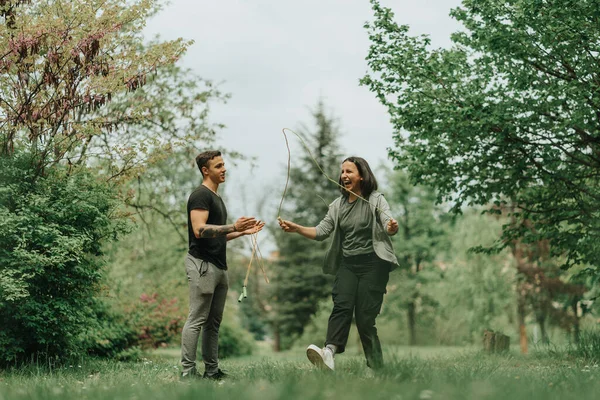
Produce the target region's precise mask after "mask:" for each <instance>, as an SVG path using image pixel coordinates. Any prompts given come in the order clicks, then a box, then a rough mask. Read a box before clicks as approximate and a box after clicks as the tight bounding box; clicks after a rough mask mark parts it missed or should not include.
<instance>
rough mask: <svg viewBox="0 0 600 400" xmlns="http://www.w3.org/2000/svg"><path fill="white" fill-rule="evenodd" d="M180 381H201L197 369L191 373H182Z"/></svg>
mask: <svg viewBox="0 0 600 400" xmlns="http://www.w3.org/2000/svg"><path fill="white" fill-rule="evenodd" d="M180 379H181V380H182V381H192V380H194V379H200V375H199V374H198V372H197V371H196V370H195V369H193V370H191V371H188V372H184V373H182V374H181V378H180Z"/></svg>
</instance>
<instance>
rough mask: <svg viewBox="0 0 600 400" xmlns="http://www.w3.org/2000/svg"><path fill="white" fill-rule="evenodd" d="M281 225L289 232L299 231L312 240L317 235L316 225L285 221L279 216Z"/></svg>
mask: <svg viewBox="0 0 600 400" xmlns="http://www.w3.org/2000/svg"><path fill="white" fill-rule="evenodd" d="M279 226H281V229H283V231H284V232H287V233H294V232H295V233H299V234H300V235H302V236H304V237H305V238H308V239H312V240H315V239H316V237H317V228H315V227H308V226H302V225H300V224H296V223H294V222H292V221H284V220H283V219H281V218H279Z"/></svg>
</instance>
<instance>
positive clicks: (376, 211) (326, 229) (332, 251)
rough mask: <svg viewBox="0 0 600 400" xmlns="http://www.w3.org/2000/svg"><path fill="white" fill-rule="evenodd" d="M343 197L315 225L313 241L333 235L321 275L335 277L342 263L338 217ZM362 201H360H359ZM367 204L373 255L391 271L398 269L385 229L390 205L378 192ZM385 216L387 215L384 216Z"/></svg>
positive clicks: (334, 202) (372, 195)
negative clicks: (369, 209) (371, 231)
mask: <svg viewBox="0 0 600 400" xmlns="http://www.w3.org/2000/svg"><path fill="white" fill-rule="evenodd" d="M342 199H343V197H342V196H340V197H338V198H337V199H335V200H334V201H333V202H332V203H331V204H330V205H329V210H328V211H327V215H326V216H325V218H323V220H322V221H321V222H319V225H317V227H316V228H317V236H316V238H315V240H319V241H321V240H325V239H327V238H328V237H329V236H330V235H331V234H332V233H333V240H332V241H331V245H330V246H329V249H327V253H326V254H325V262H324V264H323V273H325V274H330V275H335V274H336V272H337V270H338V268H339V267H340V264H341V262H342V235H341V233H340V229H339V228H340V226H339V215H340V205H341V202H342ZM361 201H362V200H361ZM369 204H370V205H371V212H372V213H373V221H374V223H373V250H374V251H375V254H377V256H378V257H379V258H381V259H382V260H385V261H388V262H389V263H390V264H391V270H394V269H396V267H398V259H397V258H396V255H395V254H394V249H393V247H392V240H391V239H390V235H389V234H388V233H387V229H385V227H386V226H387V224H388V221H389V220H390V217H388V215H390V205H389V204H388V202H387V200H386V199H385V198H384V197H383V194H381V193H379V192H373V193H371V195H370V196H369ZM386 214H387V215H386Z"/></svg>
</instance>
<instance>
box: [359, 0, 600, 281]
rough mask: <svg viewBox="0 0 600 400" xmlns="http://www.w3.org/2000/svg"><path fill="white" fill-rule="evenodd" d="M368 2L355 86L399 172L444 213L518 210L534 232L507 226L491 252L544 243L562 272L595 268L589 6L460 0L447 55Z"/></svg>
mask: <svg viewBox="0 0 600 400" xmlns="http://www.w3.org/2000/svg"><path fill="white" fill-rule="evenodd" d="M371 3H372V5H373V10H374V13H375V19H374V21H373V22H372V23H369V24H367V28H368V31H369V37H370V39H371V48H370V52H369V55H368V58H367V59H368V63H369V66H370V69H371V72H370V73H369V74H368V75H367V76H365V77H364V78H363V79H362V84H364V85H367V86H368V87H369V89H370V90H371V91H372V92H373V93H375V94H376V96H377V97H378V98H379V100H380V101H381V102H382V103H383V104H384V105H385V106H387V108H388V112H389V114H390V116H391V120H392V123H393V124H394V127H395V134H394V139H395V143H396V147H395V149H394V150H392V151H391V155H392V157H393V158H394V159H395V160H396V161H397V162H398V164H400V165H402V166H406V167H407V168H408V169H409V171H410V173H411V176H412V177H413V179H414V180H415V181H416V182H419V183H425V184H429V185H432V186H433V187H435V188H436V189H437V191H438V194H439V200H447V201H448V202H450V203H451V204H453V205H454V210H455V211H460V209H461V207H462V206H463V205H464V204H479V205H484V206H488V205H489V204H491V203H496V206H498V205H501V204H502V203H504V202H505V201H506V202H509V203H510V204H516V205H518V206H519V207H518V208H516V209H515V212H514V213H513V217H515V218H517V219H518V220H521V221H522V220H529V221H531V223H532V224H533V226H534V227H535V229H534V230H527V231H524V230H522V229H520V228H519V227H520V226H521V224H519V223H516V224H512V225H508V226H507V227H506V228H505V229H504V240H503V241H501V242H498V243H499V244H500V245H507V244H508V243H509V242H510V239H514V238H516V237H524V240H526V241H527V242H534V241H539V240H544V239H548V240H550V244H551V251H552V254H553V255H563V254H565V255H566V265H572V264H575V263H581V262H585V263H589V264H590V265H594V266H597V265H598V263H599V259H598V254H600V252H599V250H600V249H599V247H598V246H599V243H600V240H599V235H598V232H600V230H599V229H598V228H599V224H600V218H599V214H598V207H597V204H598V200H600V184H599V183H600V181H599V179H600V175H598V173H597V171H598V170H599V168H600V157H599V154H600V152H599V151H600V141H599V140H598V138H597V136H598V135H597V134H596V132H598V129H599V128H600V118H599V117H598V116H599V115H600V91H599V90H598V79H597V76H598V72H599V71H600V67H599V64H598V50H599V49H598V41H599V40H600V24H599V23H598V15H600V3H598V2H597V1H588V0H582V1H579V0H567V1H562V2H549V1H520V0H508V1H501V2H498V1H491V0H464V1H463V4H462V7H459V8H456V9H454V10H453V11H452V12H451V15H452V16H453V17H454V18H456V19H457V20H458V21H460V22H462V23H463V25H464V28H465V29H464V30H463V31H461V32H458V33H455V34H453V35H452V40H453V42H454V46H453V47H452V48H450V49H430V48H429V44H430V39H429V38H428V37H427V36H421V37H414V36H411V35H409V33H408V30H409V27H408V26H406V25H398V24H397V23H396V22H394V16H393V13H392V12H391V11H390V10H389V9H386V8H384V7H382V6H381V5H380V4H379V2H378V1H377V0H372V1H371ZM511 227H512V228H511ZM589 272H591V273H593V274H595V276H596V279H599V278H600V273H598V269H597V268H590V269H589Z"/></svg>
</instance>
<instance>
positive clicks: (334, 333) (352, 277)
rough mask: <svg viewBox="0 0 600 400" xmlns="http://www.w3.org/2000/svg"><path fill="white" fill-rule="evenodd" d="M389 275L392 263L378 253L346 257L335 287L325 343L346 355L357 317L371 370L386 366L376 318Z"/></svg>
mask: <svg viewBox="0 0 600 400" xmlns="http://www.w3.org/2000/svg"><path fill="white" fill-rule="evenodd" d="M389 276H390V265H389V263H387V262H385V261H383V260H381V259H380V258H379V257H377V256H376V255H375V253H369V254H364V255H363V254H361V255H358V256H353V257H348V258H344V261H343V263H342V265H341V266H340V268H339V270H338V272H337V274H336V276H335V281H334V284H333V290H332V297H333V311H332V312H331V316H330V317H329V325H328V326H327V339H326V341H325V344H334V345H336V346H337V351H336V352H337V353H343V352H344V350H345V348H346V343H347V342H348V335H349V333H350V325H351V324H352V315H353V314H354V315H355V317H356V327H357V328H358V334H359V336H360V341H361V343H362V346H363V350H364V352H365V357H366V358H367V365H368V366H369V367H371V368H380V367H381V366H383V356H382V354H381V343H380V342H379V336H377V328H376V327H375V319H376V318H377V315H378V314H379V312H380V311H381V304H382V303H383V295H384V294H385V293H386V289H385V288H386V285H387V283H388V280H389Z"/></svg>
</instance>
